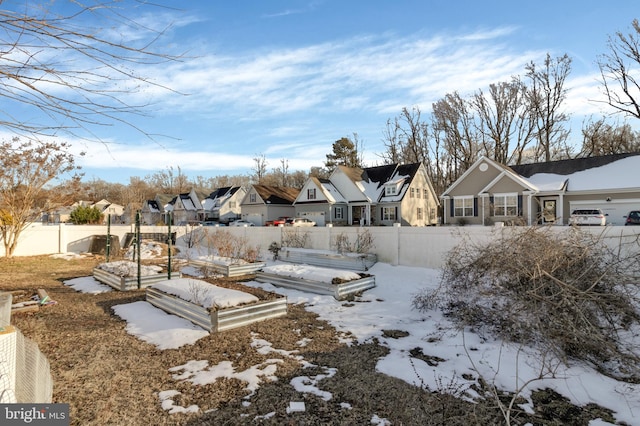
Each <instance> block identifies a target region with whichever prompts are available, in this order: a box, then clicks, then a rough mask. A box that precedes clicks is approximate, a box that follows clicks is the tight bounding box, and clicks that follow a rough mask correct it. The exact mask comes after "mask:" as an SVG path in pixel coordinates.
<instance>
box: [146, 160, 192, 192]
mask: <svg viewBox="0 0 640 426" xmlns="http://www.w3.org/2000/svg"><path fill="white" fill-rule="evenodd" d="M145 180H147V181H148V182H149V184H150V185H151V186H153V187H155V188H156V189H157V190H158V191H159V192H162V193H164V194H171V195H176V194H182V193H184V192H188V191H189V189H190V188H191V187H192V186H193V185H192V184H191V182H189V178H188V177H187V176H186V175H185V174H183V173H182V169H181V168H180V166H177V167H176V168H175V169H174V167H173V166H169V167H167V169H166V170H161V171H159V172H156V173H153V174H152V175H148V176H146V177H145Z"/></svg>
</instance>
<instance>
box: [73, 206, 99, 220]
mask: <svg viewBox="0 0 640 426" xmlns="http://www.w3.org/2000/svg"><path fill="white" fill-rule="evenodd" d="M69 221H70V222H72V223H75V224H76V225H85V224H89V223H90V224H95V223H100V222H102V213H100V210H98V209H97V208H96V207H88V206H78V207H76V208H75V209H73V211H72V212H71V213H70V214H69Z"/></svg>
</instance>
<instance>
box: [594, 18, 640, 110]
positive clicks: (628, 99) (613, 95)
mask: <svg viewBox="0 0 640 426" xmlns="http://www.w3.org/2000/svg"><path fill="white" fill-rule="evenodd" d="M631 25H632V28H633V29H632V31H631V32H629V33H628V34H623V33H622V32H620V31H619V32H617V33H616V34H615V36H610V37H609V42H608V43H607V45H608V47H609V53H607V54H604V55H601V56H600V57H599V59H598V66H599V67H600V75H601V78H602V86H603V91H604V94H605V96H606V98H607V103H608V104H609V105H611V106H612V107H613V108H615V109H616V110H617V111H618V112H621V113H623V114H628V115H631V116H633V117H635V118H640V105H639V103H640V84H639V82H638V80H637V78H638V68H639V67H640V24H639V23H638V20H637V19H634V20H633V22H632V23H631Z"/></svg>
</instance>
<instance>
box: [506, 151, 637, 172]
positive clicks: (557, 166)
mask: <svg viewBox="0 0 640 426" xmlns="http://www.w3.org/2000/svg"><path fill="white" fill-rule="evenodd" d="M635 155H640V152H629V153H624V154H611V155H601V156H599V157H586V158H572V159H568V160H556V161H548V162H546V163H530V164H519V165H514V166H509V168H511V170H513V171H514V172H516V173H518V174H519V175H520V176H523V177H526V178H528V177H531V176H533V175H535V174H538V173H550V174H554V175H563V176H565V175H570V174H573V173H576V172H581V171H583V170H588V169H592V168H594V167H602V166H605V165H607V164H610V163H613V162H615V161H618V160H621V159H623V158H627V157H630V156H635Z"/></svg>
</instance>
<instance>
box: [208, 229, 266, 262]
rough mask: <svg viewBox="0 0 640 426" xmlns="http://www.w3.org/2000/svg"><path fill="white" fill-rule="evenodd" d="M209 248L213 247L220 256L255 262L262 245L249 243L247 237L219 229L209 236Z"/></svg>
mask: <svg viewBox="0 0 640 426" xmlns="http://www.w3.org/2000/svg"><path fill="white" fill-rule="evenodd" d="M207 242H208V244H209V248H210V249H211V248H213V249H214V250H215V251H216V252H217V253H218V256H222V257H227V258H230V259H239V260H244V261H246V262H250V263H252V262H255V261H256V260H257V259H258V257H259V255H260V247H259V246H252V245H250V244H249V239H248V238H247V237H237V236H235V235H233V234H232V233H230V232H229V231H220V230H217V231H216V232H214V233H213V234H210V235H209V236H208V238H207Z"/></svg>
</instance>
